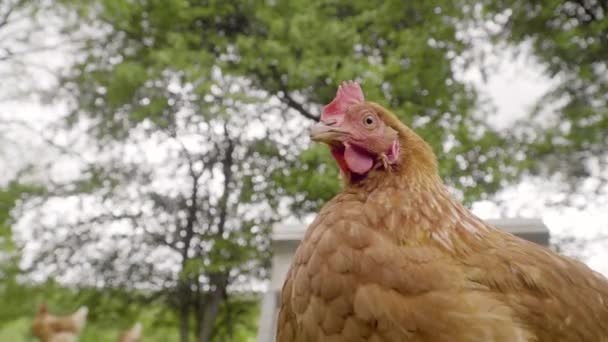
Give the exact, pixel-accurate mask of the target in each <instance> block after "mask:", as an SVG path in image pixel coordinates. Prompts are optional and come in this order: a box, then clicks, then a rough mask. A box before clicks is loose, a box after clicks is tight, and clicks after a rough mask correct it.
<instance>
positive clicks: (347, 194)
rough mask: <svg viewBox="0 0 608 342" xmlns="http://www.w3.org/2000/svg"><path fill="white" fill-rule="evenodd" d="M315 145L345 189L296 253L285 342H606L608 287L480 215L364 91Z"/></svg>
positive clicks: (354, 90)
mask: <svg viewBox="0 0 608 342" xmlns="http://www.w3.org/2000/svg"><path fill="white" fill-rule="evenodd" d="M311 138H312V140H315V141H318V142H323V143H325V144H327V145H328V146H329V148H330V150H331V153H332V155H333V157H334V158H335V160H336V161H337V163H338V165H339V167H340V170H341V174H342V176H343V178H344V182H345V186H344V189H343V191H342V192H341V193H339V194H338V195H336V196H335V197H334V198H333V199H332V200H330V201H329V202H328V203H327V204H326V205H325V206H324V207H323V208H322V209H321V210H320V212H319V213H318V216H317V217H316V219H315V220H314V221H313V222H312V224H311V225H310V226H309V227H308V229H307V231H306V234H305V236H304V238H303V240H302V242H301V244H300V245H299V246H298V249H297V251H296V253H295V256H294V260H293V263H292V265H291V267H290V269H289V271H288V274H287V278H286V280H285V283H284V286H283V290H282V293H281V299H280V312H279V316H278V320H277V340H278V341H279V342H294V341H295V342H299V341H311V342H312V341H348V342H355V341H391V342H398V341H551V342H558V341H608V280H606V278H604V277H602V276H601V275H600V274H598V273H596V272H594V271H592V270H591V269H589V268H588V267H587V266H585V265H584V264H582V263H580V262H578V261H575V260H572V259H569V258H567V257H563V256H560V255H558V254H556V253H553V252H552V251H550V250H548V249H546V248H543V247H542V246H539V245H536V244H534V243H531V242H528V241H525V240H522V239H520V238H518V237H515V236H513V235H511V234H508V233H506V232H503V231H500V230H498V229H496V228H494V227H491V226H489V225H487V224H486V223H484V222H483V221H482V220H480V219H479V218H477V217H476V216H475V215H473V214H472V213H471V212H470V211H469V210H467V209H466V208H465V207H464V206H463V205H462V204H461V203H459V202H458V201H456V200H455V199H454V198H453V197H452V196H451V195H450V194H449V192H448V191H447V190H446V188H445V186H444V185H443V183H442V181H441V179H440V177H439V175H438V169H437V161H436V157H435V155H434V154H433V152H432V150H431V148H430V146H429V145H428V144H427V143H426V142H425V141H424V140H423V139H422V138H420V137H419V136H418V135H416V133H414V131H412V130H411V129H410V128H408V127H406V126H405V125H404V124H402V123H401V122H400V121H399V120H398V118H397V117H396V116H395V115H393V114H392V113H390V112H389V111H388V110H386V109H385V108H383V107H382V106H380V105H378V104H375V103H372V102H366V101H365V100H364V96H363V92H362V90H361V88H360V87H359V85H358V84H356V83H354V82H346V83H343V84H342V85H341V86H340V88H339V89H338V92H337V95H336V98H335V99H334V100H333V101H332V102H331V103H330V104H328V105H327V106H325V107H324V109H323V112H322V115H321V121H320V122H319V123H317V124H315V125H314V126H313V128H312V130H311Z"/></svg>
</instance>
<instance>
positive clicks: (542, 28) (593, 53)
mask: <svg viewBox="0 0 608 342" xmlns="http://www.w3.org/2000/svg"><path fill="white" fill-rule="evenodd" d="M480 4H483V7H480V8H479V9H480V11H479V13H480V15H479V16H478V18H479V19H481V20H484V21H491V22H492V23H493V25H492V30H490V31H489V35H490V37H491V38H492V39H493V41H494V42H495V43H497V44H498V45H499V46H504V45H505V44H514V45H519V46H521V44H522V43H530V45H531V46H532V52H533V54H534V56H535V57H536V58H537V59H538V60H539V61H540V62H541V64H542V66H543V68H544V72H545V73H546V75H547V76H548V77H550V78H552V79H553V80H554V81H555V86H554V88H553V89H551V90H550V91H549V92H548V93H547V94H546V95H545V96H544V97H543V98H541V99H540V100H539V102H538V104H537V106H536V108H535V109H534V111H533V112H532V113H531V117H530V118H529V119H526V123H523V124H522V126H523V127H525V129H523V128H522V131H524V133H523V134H524V135H525V139H524V141H526V142H527V143H528V146H529V148H527V150H528V152H527V154H528V156H529V159H530V161H529V165H528V166H529V167H530V170H531V171H532V172H533V173H535V174H542V175H546V174H551V173H554V172H559V173H560V174H562V175H563V176H564V179H565V180H567V181H570V184H571V188H570V189H568V191H569V192H578V191H577V189H580V187H581V184H582V181H584V180H586V179H588V178H589V177H594V178H598V179H601V181H602V184H603V186H598V187H597V189H598V193H601V192H602V190H601V189H602V188H604V190H605V185H606V184H608V174H606V173H605V172H603V173H602V172H598V171H597V170H606V169H608V154H606V151H605V146H606V144H607V143H608V134H606V132H607V131H608V96H607V94H608V77H606V75H607V72H608V4H607V3H606V2H605V1H601V0H569V1H554V0H545V1H520V0H500V1H494V0H487V1H481V2H480ZM530 122H533V123H535V125H531V124H530Z"/></svg>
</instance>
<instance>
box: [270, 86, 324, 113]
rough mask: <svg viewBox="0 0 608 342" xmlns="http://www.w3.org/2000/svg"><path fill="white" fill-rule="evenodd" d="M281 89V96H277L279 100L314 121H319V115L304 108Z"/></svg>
mask: <svg viewBox="0 0 608 342" xmlns="http://www.w3.org/2000/svg"><path fill="white" fill-rule="evenodd" d="M281 91H282V92H283V96H279V99H280V100H281V102H283V103H284V104H286V105H288V106H289V107H291V108H293V109H295V110H296V111H298V112H299V113H300V114H302V115H303V116H304V117H305V118H308V119H311V120H314V121H319V120H320V119H321V117H319V116H316V115H313V114H311V113H310V112H309V111H307V110H306V108H304V106H302V104H301V103H299V102H298V101H296V100H294V98H293V97H291V96H290V95H289V93H288V92H287V90H286V89H284V90H281Z"/></svg>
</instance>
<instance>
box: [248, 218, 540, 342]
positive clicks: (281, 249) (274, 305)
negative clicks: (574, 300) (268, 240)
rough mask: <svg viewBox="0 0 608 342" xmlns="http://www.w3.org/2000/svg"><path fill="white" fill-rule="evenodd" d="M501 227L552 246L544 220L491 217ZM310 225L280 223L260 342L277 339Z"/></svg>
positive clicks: (261, 323)
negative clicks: (287, 286) (290, 274)
mask: <svg viewBox="0 0 608 342" xmlns="http://www.w3.org/2000/svg"><path fill="white" fill-rule="evenodd" d="M487 222H488V223H489V224H491V225H493V226H495V227H497V228H499V229H503V230H505V231H507V232H510V233H512V234H515V235H517V236H519V237H521V238H524V239H526V240H529V241H532V242H536V243H538V244H541V245H543V246H548V245H549V230H548V229H547V227H546V226H545V225H544V224H543V222H542V221H541V220H537V219H500V220H487ZM305 231H306V227H304V226H302V225H299V226H279V227H276V228H275V230H274V234H273V237H272V249H273V253H274V254H273V258H272V271H271V276H270V285H269V286H268V292H266V294H265V295H264V298H263V300H262V311H261V313H260V326H259V328H258V342H271V341H274V333H275V330H276V326H275V324H276V318H277V314H278V305H279V293H280V292H281V288H282V287H283V282H284V281H285V276H286V274H287V270H288V269H289V265H290V264H291V260H292V259H293V255H294V253H295V251H296V248H297V246H298V244H299V243H300V240H301V239H302V238H303V237H304V232H305Z"/></svg>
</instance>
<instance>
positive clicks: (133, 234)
mask: <svg viewBox="0 0 608 342" xmlns="http://www.w3.org/2000/svg"><path fill="white" fill-rule="evenodd" d="M607 15H608V3H606V2H605V1H602V0H565V1H557V0H539V1H528V0H479V1H475V0H455V1H448V0H445V1H441V0H433V1H431V0H428V1H409V2H406V1H396V0H388V1H363V0H348V1H346V0H344V1H343V0H328V1H317V0H305V1H304V0H291V1H286V0H243V1H231V0H226V1H220V0H208V1H205V0H97V1H84V0H82V1H78V0H73V1H70V0H32V1H30V0H0V341H33V337H32V336H31V334H30V324H31V320H32V318H33V316H34V314H35V312H36V310H37V307H38V305H39V304H40V303H42V302H46V303H47V304H48V305H49V310H50V311H51V312H54V313H59V314H67V313H71V312H73V311H74V310H75V309H76V308H77V307H79V306H80V305H87V306H88V307H89V310H90V314H89V319H88V323H87V327H86V328H85V330H84V333H83V336H82V341H116V340H117V336H118V333H119V331H120V330H122V329H125V328H127V327H128V326H131V324H132V323H133V322H134V321H141V322H142V323H143V326H144V336H145V337H144V340H145V341H182V342H187V341H200V342H204V341H255V340H256V334H257V329H258V322H259V319H260V298H262V294H263V293H264V291H265V290H266V288H267V286H268V278H269V272H270V264H271V263H270V260H271V254H272V249H271V237H272V235H271V233H272V228H273V227H274V226H276V225H278V224H285V223H286V222H287V223H290V224H302V225H304V224H305V223H306V222H308V220H310V217H311V215H314V213H315V212H316V211H317V210H318V208H319V207H320V206H321V205H322V204H323V203H324V202H325V201H327V200H328V199H329V198H331V197H332V196H333V195H334V194H335V193H336V192H337V191H339V189H340V183H339V179H338V168H337V167H336V166H335V164H334V162H333V160H332V159H331V157H330V155H329V153H328V151H327V149H326V148H324V147H323V146H318V145H313V144H311V143H310V141H309V139H308V132H307V128H308V126H310V125H311V124H312V123H313V122H314V121H315V120H317V119H318V117H319V113H320V109H321V108H322V105H324V104H326V103H328V102H329V101H330V100H331V99H332V98H333V97H334V95H335V91H336V87H337V85H338V84H339V83H340V82H341V81H343V80H348V79H356V80H358V81H359V82H361V84H362V86H363V89H364V91H365V93H366V97H367V98H369V99H372V100H374V101H376V102H380V103H382V104H383V105H385V106H387V107H388V108H390V109H391V110H393V111H394V112H395V113H396V114H398V115H399V116H400V117H401V119H402V121H403V122H405V123H407V124H408V125H410V126H411V127H413V128H414V129H415V130H416V131H417V132H418V133H419V134H420V135H422V136H423V137H424V138H425V139H426V140H427V141H428V142H429V143H431V144H432V145H433V147H434V149H435V152H436V153H437V154H438V158H439V161H440V167H441V175H442V177H443V178H444V179H445V181H446V183H447V184H448V185H449V186H450V187H451V189H452V191H453V193H454V194H455V195H456V196H457V197H458V198H459V199H461V200H463V201H464V202H465V203H466V204H467V205H468V206H469V207H471V208H473V210H474V211H475V213H477V214H478V215H480V216H481V217H482V218H486V219H491V218H509V217H523V218H541V219H542V220H543V222H544V224H545V225H546V226H547V227H548V228H549V230H550V232H551V248H554V249H556V250H558V251H560V252H562V253H565V254H567V255H570V256H573V257H576V258H579V259H581V260H583V261H584V262H586V263H588V264H589V265H590V266H591V267H592V268H594V269H596V270H598V271H600V272H602V273H604V274H608V266H607V265H608V239H607V237H608V232H607V231H606V228H608V227H607V226H606V225H607V222H608V211H606V208H607V204H608V186H607V182H608V167H607V166H608V151H607V149H606V146H607V142H608V141H607V140H608V109H607V108H608V107H607V102H608V18H607Z"/></svg>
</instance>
